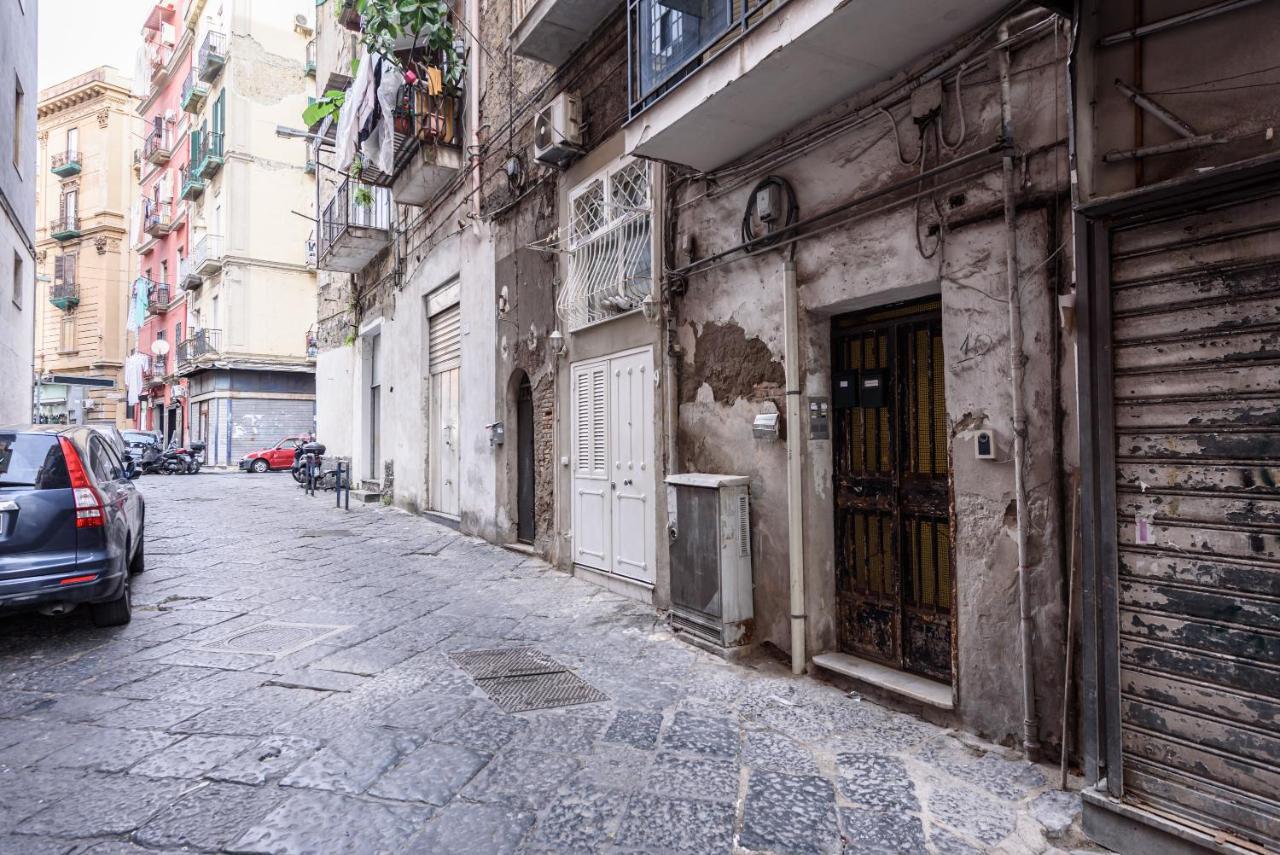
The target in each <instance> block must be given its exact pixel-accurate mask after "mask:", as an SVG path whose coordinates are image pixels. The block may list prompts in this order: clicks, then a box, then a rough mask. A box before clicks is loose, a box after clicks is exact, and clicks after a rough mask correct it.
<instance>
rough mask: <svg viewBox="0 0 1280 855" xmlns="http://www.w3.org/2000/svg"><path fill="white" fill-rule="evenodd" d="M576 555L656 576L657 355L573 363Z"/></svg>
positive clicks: (645, 577)
mask: <svg viewBox="0 0 1280 855" xmlns="http://www.w3.org/2000/svg"><path fill="white" fill-rule="evenodd" d="M570 373H571V377H572V383H573V388H572V391H571V394H572V396H573V408H572V409H573V425H572V430H573V554H574V561H575V562H577V563H579V564H583V565H586V566H588V567H595V568H597V569H599V570H605V571H607V572H610V573H617V574H618V575H620V576H626V577H628V578H630V579H635V580H638V581H641V582H645V583H648V584H652V583H653V580H654V568H653V561H654V551H655V547H656V544H655V536H654V525H655V522H654V493H655V484H654V474H653V469H654V437H653V417H654V413H653V392H654V380H653V354H652V351H651V350H649V349H647V348H646V349H644V350H639V351H631V352H628V353H623V354H618V355H616V356H612V357H609V358H607V359H602V360H598V361H594V362H585V363H578V364H576V365H574V366H573V368H572V369H571V372H570Z"/></svg>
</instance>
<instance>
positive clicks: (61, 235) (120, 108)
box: [34, 66, 140, 427]
mask: <svg viewBox="0 0 1280 855" xmlns="http://www.w3.org/2000/svg"><path fill="white" fill-rule="evenodd" d="M136 105H137V101H136V99H134V98H133V95H132V83H131V81H130V80H129V79H128V78H126V77H124V76H123V75H122V74H121V73H120V72H119V71H117V70H116V69H114V68H111V67H108V66H103V67H100V68H96V69H93V70H92V71H89V72H86V73H84V74H80V75H77V76H76V77H73V78H72V79H70V80H67V81H63V82H61V83H57V84H55V85H53V86H50V87H48V88H46V89H43V90H41V92H40V103H39V105H38V107H37V114H38V118H37V122H38V125H37V130H38V135H37V139H38V142H39V149H40V151H39V157H40V175H39V186H40V191H39V193H38V197H39V205H38V211H37V216H36V221H37V223H40V224H41V225H40V228H39V232H38V234H39V241H38V243H37V253H38V256H37V258H38V266H39V272H40V274H41V277H40V286H39V288H38V289H37V297H38V300H37V303H36V306H35V307H34V308H35V311H36V314H37V319H36V331H37V334H36V359H35V362H36V372H37V374H39V375H40V376H41V377H42V378H45V380H42V382H40V383H39V385H38V386H37V390H36V415H37V417H38V418H40V419H41V420H42V421H43V420H48V421H59V420H66V419H69V418H82V419H84V420H86V421H96V422H109V423H114V424H117V425H118V426H120V427H125V426H130V425H132V424H133V418H132V417H131V414H130V413H129V412H128V405H127V398H126V390H125V383H124V362H125V359H126V358H127V356H128V351H127V342H126V333H125V319H126V313H127V312H128V305H129V295H130V291H131V288H130V286H131V285H132V283H133V278H134V269H135V266H136V262H135V258H134V255H133V248H132V246H131V245H130V242H129V208H130V205H131V204H132V202H133V199H134V195H135V183H134V174H133V170H132V167H131V164H130V156H131V154H132V152H133V149H134V143H135V141H136V137H137V131H138V128H139V126H140V121H139V119H138V115H137V112H136V110H135V108H136ZM60 218H61V219H60ZM54 223H57V225H56V226H55V225H53V224H54ZM85 378H88V379H90V380H97V381H104V382H106V383H107V385H103V386H85V387H80V390H79V392H77V391H76V387H75V386H74V385H68V382H67V381H68V379H70V380H71V381H72V382H74V381H75V380H79V379H85ZM69 398H71V399H72V400H71V401H69V400H68V399H69ZM76 398H78V399H79V400H80V401H81V402H82V403H81V404H76V403H75V399H76ZM69 404H70V406H69ZM69 410H70V412H69Z"/></svg>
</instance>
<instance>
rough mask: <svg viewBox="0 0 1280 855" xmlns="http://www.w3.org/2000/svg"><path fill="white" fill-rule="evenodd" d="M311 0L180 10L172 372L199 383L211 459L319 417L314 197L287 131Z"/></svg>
mask: <svg viewBox="0 0 1280 855" xmlns="http://www.w3.org/2000/svg"><path fill="white" fill-rule="evenodd" d="M313 11H314V5H313V4H311V3H305V2H300V0H299V2H293V3H279V4H273V6H272V7H271V9H269V10H266V9H264V8H262V7H261V6H258V5H255V4H252V3H250V2H248V0H192V2H190V3H189V4H188V5H187V7H186V8H185V11H184V14H183V25H184V32H186V33H189V34H190V39H191V45H192V47H191V50H192V62H191V67H190V69H189V70H188V72H187V74H186V77H185V79H184V81H183V84H182V88H181V92H180V95H179V109H180V110H181V111H182V113H183V118H184V120H185V123H186V124H185V127H186V130H185V134H184V135H183V138H182V141H181V145H182V146H183V147H184V148H185V149H186V151H187V159H186V163H185V165H184V166H182V167H180V168H179V170H178V178H177V184H176V193H177V197H178V200H179V201H180V202H181V203H182V204H184V205H185V207H186V211H187V230H188V231H187V240H188V243H187V253H186V255H185V257H184V258H182V259H181V260H180V261H179V266H178V270H177V279H176V281H175V286H176V287H177V288H180V289H182V290H183V291H184V292H185V302H186V307H187V334H186V336H185V337H184V338H182V339H181V340H179V341H178V344H177V352H176V363H175V371H176V374H177V376H178V377H181V378H184V380H185V383H186V385H187V389H188V393H189V394H188V404H187V406H188V408H189V416H190V437H191V438H192V439H199V440H203V441H204V442H205V443H207V445H208V451H207V458H208V461H209V462H210V463H211V464H213V465H229V466H234V465H236V464H237V462H238V461H239V460H240V458H241V457H242V456H243V455H244V454H246V453H247V452H249V451H252V450H254V449H257V448H260V447H262V446H263V445H269V444H271V443H273V442H275V441H276V440H278V439H279V438H280V437H282V436H289V435H296V434H299V433H306V432H308V431H310V430H312V429H313V426H314V415H315V369H314V361H313V360H312V359H311V358H309V356H308V345H307V341H308V339H307V335H308V332H309V331H310V330H311V328H312V327H313V325H314V320H315V312H316V290H315V289H316V286H315V273H314V270H313V268H312V267H311V266H310V265H309V264H308V253H307V236H308V234H309V233H310V232H311V231H312V226H311V224H310V223H309V222H308V220H307V219H305V216H306V212H307V211H308V210H309V209H310V206H311V200H312V198H313V196H314V192H315V190H314V182H313V179H312V177H311V171H310V170H309V168H308V165H307V156H306V152H305V151H303V150H300V149H299V147H298V146H297V144H296V143H294V142H292V141H289V140H286V139H281V138H280V137H278V136H277V135H276V133H275V127H276V126H277V125H278V124H280V123H281V119H282V116H287V115H296V114H297V113H299V112H301V111H302V109H303V108H304V107H305V106H306V102H307V96H308V90H309V89H310V85H311V77H310V76H309V74H308V72H307V70H306V68H305V67H304V62H303V53H304V50H305V46H306V44H307V43H308V40H309V39H310V38H311V36H312V29H311V25H310V17H311V15H312V13H313Z"/></svg>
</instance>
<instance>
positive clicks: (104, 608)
mask: <svg viewBox="0 0 1280 855" xmlns="http://www.w3.org/2000/svg"><path fill="white" fill-rule="evenodd" d="M129 587H130V586H129V574H128V573H125V574H124V585H123V588H122V590H121V591H120V596H118V597H116V598H115V599H114V600H108V601H107V602H105V603H93V604H92V605H90V606H89V610H90V614H91V615H92V617H93V625H94V626H102V627H106V626H124V625H125V624H126V623H128V622H129V621H130V620H131V619H132V618H133V600H132V598H131V597H130V595H129Z"/></svg>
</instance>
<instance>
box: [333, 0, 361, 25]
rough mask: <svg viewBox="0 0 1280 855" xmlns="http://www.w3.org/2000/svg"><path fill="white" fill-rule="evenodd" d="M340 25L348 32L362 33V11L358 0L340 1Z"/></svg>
mask: <svg viewBox="0 0 1280 855" xmlns="http://www.w3.org/2000/svg"><path fill="white" fill-rule="evenodd" d="M338 23H339V24H341V25H342V26H344V27H346V28H347V29H348V30H354V31H355V32H357V33H358V32H360V10H359V9H358V8H357V7H356V0H338Z"/></svg>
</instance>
